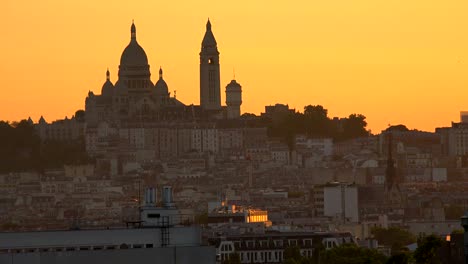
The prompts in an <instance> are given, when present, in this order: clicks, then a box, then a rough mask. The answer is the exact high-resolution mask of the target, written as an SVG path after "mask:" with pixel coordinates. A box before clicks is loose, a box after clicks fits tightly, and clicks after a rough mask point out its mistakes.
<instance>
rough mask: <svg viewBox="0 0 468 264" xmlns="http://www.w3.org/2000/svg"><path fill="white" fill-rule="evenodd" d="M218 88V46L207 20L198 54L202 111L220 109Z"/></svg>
mask: <svg viewBox="0 0 468 264" xmlns="http://www.w3.org/2000/svg"><path fill="white" fill-rule="evenodd" d="M220 87H221V85H220V72H219V51H218V45H217V43H216V39H215V37H214V35H213V32H212V31H211V22H210V20H208V22H207V23H206V32H205V36H204V37H203V41H202V46H201V52H200V106H201V107H202V108H203V109H206V110H220V109H221V92H220V90H221V88H220Z"/></svg>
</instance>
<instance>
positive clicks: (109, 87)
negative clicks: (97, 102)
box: [101, 69, 114, 96]
mask: <svg viewBox="0 0 468 264" xmlns="http://www.w3.org/2000/svg"><path fill="white" fill-rule="evenodd" d="M113 92H114V85H113V84H112V82H111V81H110V72H109V69H107V72H106V82H105V83H104V84H103V85H102V89H101V95H103V96H111V95H112V93H113Z"/></svg>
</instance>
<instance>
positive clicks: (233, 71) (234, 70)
mask: <svg viewBox="0 0 468 264" xmlns="http://www.w3.org/2000/svg"><path fill="white" fill-rule="evenodd" d="M232 75H233V76H234V80H235V79H236V68H234V67H233V68H232Z"/></svg>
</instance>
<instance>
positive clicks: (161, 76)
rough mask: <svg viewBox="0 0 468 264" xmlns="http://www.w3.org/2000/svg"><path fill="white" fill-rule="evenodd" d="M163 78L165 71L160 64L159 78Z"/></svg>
mask: <svg viewBox="0 0 468 264" xmlns="http://www.w3.org/2000/svg"><path fill="white" fill-rule="evenodd" d="M162 78H163V71H162V68H161V66H159V79H162Z"/></svg>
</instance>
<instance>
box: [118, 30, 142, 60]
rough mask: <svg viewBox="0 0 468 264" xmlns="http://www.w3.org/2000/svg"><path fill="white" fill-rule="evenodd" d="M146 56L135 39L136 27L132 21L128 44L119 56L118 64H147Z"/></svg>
mask: <svg viewBox="0 0 468 264" xmlns="http://www.w3.org/2000/svg"><path fill="white" fill-rule="evenodd" d="M147 65H148V57H147V56H146V52H145V50H143V48H142V47H141V46H140V45H139V44H138V42H137V40H136V28H135V24H133V23H132V27H131V40H130V44H128V46H127V47H126V48H125V50H124V51H123V53H122V57H120V66H121V67H122V66H124V67H125V66H147Z"/></svg>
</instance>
